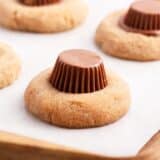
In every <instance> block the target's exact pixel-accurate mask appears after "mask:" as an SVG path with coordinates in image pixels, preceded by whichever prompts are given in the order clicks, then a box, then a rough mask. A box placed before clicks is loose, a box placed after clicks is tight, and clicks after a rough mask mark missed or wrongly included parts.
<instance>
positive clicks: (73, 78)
mask: <svg viewBox="0 0 160 160" xmlns="http://www.w3.org/2000/svg"><path fill="white" fill-rule="evenodd" d="M50 82H51V84H52V86H53V87H55V88H56V89H58V90H60V91H62V92H68V93H90V92H95V91H98V90H101V89H104V88H105V87H106V86H107V78H106V72H105V69H104V65H103V62H102V59H101V58H100V57H99V56H97V55H96V54H94V53H92V52H90V51H87V50H69V51H65V52H63V53H61V54H60V55H59V57H58V59H57V61H56V64H55V67H54V69H53V72H52V75H51V78H50Z"/></svg>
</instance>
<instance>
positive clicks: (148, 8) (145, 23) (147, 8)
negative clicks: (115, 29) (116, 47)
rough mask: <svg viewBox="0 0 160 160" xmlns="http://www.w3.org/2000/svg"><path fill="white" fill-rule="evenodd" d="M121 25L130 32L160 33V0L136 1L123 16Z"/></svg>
mask: <svg viewBox="0 0 160 160" xmlns="http://www.w3.org/2000/svg"><path fill="white" fill-rule="evenodd" d="M120 26H121V27H122V28H123V29H125V30H127V31H129V32H137V33H141V34H145V35H155V36H157V35H159V34H160V1H158V0H142V1H136V2H134V3H133V4H132V5H131V6H130V8H129V10H128V12H127V14H126V15H125V16H124V17H122V18H121V20H120Z"/></svg>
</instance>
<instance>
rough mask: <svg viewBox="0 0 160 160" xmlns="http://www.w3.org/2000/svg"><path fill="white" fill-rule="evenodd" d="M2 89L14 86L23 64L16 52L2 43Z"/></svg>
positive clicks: (0, 74) (0, 47)
mask: <svg viewBox="0 0 160 160" xmlns="http://www.w3.org/2000/svg"><path fill="white" fill-rule="evenodd" d="M0 64H1V65H0V88H4V87H6V86H8V85H10V84H12V83H13V82H14V81H15V80H16V79H17V78H18V75H19V72H20V69H21V63H20V60H19V58H18V57H17V55H16V54H15V53H14V51H13V50H12V49H11V48H10V47H9V46H7V45H5V44H2V43H0Z"/></svg>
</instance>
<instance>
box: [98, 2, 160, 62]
mask: <svg viewBox="0 0 160 160" xmlns="http://www.w3.org/2000/svg"><path fill="white" fill-rule="evenodd" d="M159 9H160V2H159V1H157V0H148V1H143V0H142V1H135V2H134V3H133V4H132V5H131V7H130V9H129V10H128V11H127V12H126V11H116V12H114V13H111V14H110V15H108V16H107V17H106V18H105V19H104V20H103V21H102V22H101V23H100V25H99V26H98V29H97V31H96V36H95V41H96V44H97V45H98V46H99V47H100V48H101V49H102V50H103V51H104V52H105V53H106V54H109V55H112V56H116V57H119V58H124V59H129V60H138V61H150V60H159V59H160V47H159V45H160V14H159ZM155 15H156V16H155Z"/></svg>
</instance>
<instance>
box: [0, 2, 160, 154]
mask: <svg viewBox="0 0 160 160" xmlns="http://www.w3.org/2000/svg"><path fill="white" fill-rule="evenodd" d="M130 2H131V0H118V1H117V0H89V1H88V3H89V7H90V14H89V16H88V19H87V20H86V23H85V24H84V25H82V26H80V27H78V28H77V29H74V30H72V31H69V32H65V33H59V34H33V33H22V32H14V31H9V30H6V29H3V28H0V41H3V42H6V43H8V44H10V45H12V46H13V47H14V49H15V50H16V52H17V54H19V56H20V57H21V59H22V62H23V70H22V73H21V76H20V78H19V79H18V80H17V81H16V82H15V83H14V84H13V85H12V86H10V87H8V88H5V89H3V90H0V130H6V131H11V132H15V133H19V134H22V135H26V136H30V137H33V138H40V139H43V140H47V141H50V142H55V143H58V144H64V145H67V146H71V147H75V148H78V149H83V150H86V151H91V152H96V153H100V154H105V155H108V154H109V155H115V156H118V155H133V154H135V153H136V152H137V151H138V149H139V148H140V147H141V146H142V145H143V144H144V143H145V142H146V141H147V140H148V139H149V138H150V137H151V136H152V135H153V134H154V133H155V132H156V131H157V130H158V129H159V128H160V116H159V113H160V94H159V92H160V84H159V82H160V62H146V63H143V62H131V61H125V60H119V59H116V58H112V57H109V56H106V55H104V54H103V53H102V52H101V51H100V50H99V49H98V48H97V47H96V46H95V44H94V42H93V37H94V32H95V29H96V27H97V25H98V23H99V22H100V20H102V18H104V16H105V15H106V14H107V13H109V12H110V11H113V10H115V9H118V8H125V7H126V6H128V4H129V3H130ZM70 48H84V49H90V50H93V51H96V52H97V53H98V54H99V55H100V56H102V57H103V60H104V63H105V65H106V67H108V68H112V70H114V71H116V72H118V73H119V74H120V75H121V76H122V77H123V78H124V79H125V80H126V81H127V82H128V83H129V85H130V88H131V93H132V105H131V109H130V111H129V113H128V114H127V115H126V116H125V117H124V118H122V119H121V120H120V121H118V122H116V123H114V124H112V125H109V126H105V127H101V128H96V129H83V130H71V129H62V128H58V127H54V126H51V125H49V124H46V123H44V122H41V121H40V120H38V119H36V118H35V117H33V116H32V115H30V114H29V113H28V112H27V111H26V110H25V106H24V102H23V94H24V90H25V88H26V87H27V85H28V83H29V81H30V80H31V79H32V78H33V77H34V76H35V75H37V74H38V73H39V72H40V71H41V70H44V69H45V68H48V67H50V66H53V64H54V62H55V60H56V57H57V55H58V53H59V52H61V51H63V50H64V49H70Z"/></svg>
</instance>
